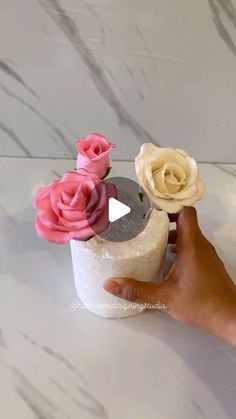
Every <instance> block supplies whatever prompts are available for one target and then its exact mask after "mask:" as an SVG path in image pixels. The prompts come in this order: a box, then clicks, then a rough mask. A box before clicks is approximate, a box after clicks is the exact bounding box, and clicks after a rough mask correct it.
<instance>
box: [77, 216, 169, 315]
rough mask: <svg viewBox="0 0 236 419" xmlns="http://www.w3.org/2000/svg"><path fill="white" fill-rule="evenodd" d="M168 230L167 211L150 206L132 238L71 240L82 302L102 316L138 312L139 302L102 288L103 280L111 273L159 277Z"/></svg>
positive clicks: (139, 278) (151, 279)
mask: <svg viewBox="0 0 236 419" xmlns="http://www.w3.org/2000/svg"><path fill="white" fill-rule="evenodd" d="M168 232H169V220H168V216H167V214H166V213H165V212H163V211H157V210H153V211H152V213H151V216H150V219H149V222H148V224H147V225H146V228H145V229H144V230H143V231H142V233H141V234H139V235H138V236H137V237H135V238H134V239H132V240H129V241H126V242H119V243H116V242H110V241H106V240H103V239H101V238H100V237H95V238H93V239H90V240H89V241H87V242H81V241H76V240H71V254H72V262H73V268H74V278H75V286H76V290H77V293H78V296H79V298H80V300H81V302H82V303H83V305H84V306H85V307H86V308H87V309H88V310H89V311H91V312H93V313H95V314H97V315H99V316H102V317H106V318H120V317H128V316H134V315H136V314H139V313H141V312H142V311H143V309H142V307H141V306H140V305H138V304H136V303H129V302H127V301H124V300H123V299H121V298H119V297H115V296H113V295H111V294H109V293H108V292H106V291H105V290H104V289H103V282H104V281H105V279H107V278H109V277H112V276H120V277H130V278H135V279H138V280H140V281H153V280H156V279H157V278H161V275H162V268H163V261H164V257H165V253H166V245H167V239H168Z"/></svg>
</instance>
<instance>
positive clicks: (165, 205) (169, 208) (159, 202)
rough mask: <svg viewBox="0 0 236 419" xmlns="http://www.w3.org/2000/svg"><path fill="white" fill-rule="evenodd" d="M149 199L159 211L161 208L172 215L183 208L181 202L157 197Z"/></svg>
mask: <svg viewBox="0 0 236 419" xmlns="http://www.w3.org/2000/svg"><path fill="white" fill-rule="evenodd" d="M149 199H150V201H151V202H152V204H154V206H155V207H156V208H157V209H159V208H160V209H161V210H162V211H166V212H169V213H170V214H174V213H176V212H178V211H180V210H181V208H182V207H183V205H182V204H180V203H179V201H175V200H173V199H162V198H158V197H157V196H149Z"/></svg>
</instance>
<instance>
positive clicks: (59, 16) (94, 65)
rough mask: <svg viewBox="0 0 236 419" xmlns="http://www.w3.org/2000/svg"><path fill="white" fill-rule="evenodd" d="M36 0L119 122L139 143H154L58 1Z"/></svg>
mask: <svg viewBox="0 0 236 419" xmlns="http://www.w3.org/2000/svg"><path fill="white" fill-rule="evenodd" d="M38 1H39V3H40V4H41V5H42V7H43V8H44V10H45V11H46V13H48V14H49V16H50V17H51V18H52V19H53V20H54V22H55V23H56V24H57V26H58V28H59V29H60V30H61V31H62V32H63V33H64V35H65V36H66V37H67V39H68V40H69V41H70V42H72V44H73V45H74V48H75V50H76V51H77V53H78V54H79V56H80V57H81V58H82V60H83V62H84V64H85V65H86V67H87V68H88V71H89V74H90V77H91V80H92V81H93V83H94V86H95V87H96V89H97V90H98V92H99V93H100V95H101V96H102V97H103V99H104V100H105V101H106V102H107V104H108V105H109V106H110V107H111V108H112V109H113V111H114V112H115V114H116V116H117V118H118V121H119V123H120V124H121V125H125V126H127V127H128V128H129V129H130V130H131V131H132V132H133V134H134V135H135V136H136V138H137V139H138V140H139V141H140V142H141V143H143V142H144V141H148V142H151V143H153V144H155V143H156V141H155V139H154V138H153V137H152V136H151V135H150V133H149V132H148V131H147V130H145V129H144V128H143V127H142V126H141V125H140V124H139V123H138V121H136V120H134V118H133V117H132V116H131V115H130V114H129V112H128V111H127V110H126V109H125V107H124V105H123V104H122V103H121V102H120V101H119V99H118V98H117V96H116V94H115V92H114V91H113V90H112V88H111V86H110V84H109V82H108V80H107V77H106V75H105V73H104V71H103V69H102V67H101V66H100V65H99V63H98V62H97V61H96V59H95V56H94V55H93V54H92V52H91V51H90V49H89V48H88V47H87V45H86V43H85V42H84V40H83V39H82V37H81V35H80V32H79V29H78V27H77V26H76V23H75V21H74V20H73V19H72V17H70V16H69V15H68V14H67V12H66V11H65V10H64V9H63V7H62V6H61V4H60V2H59V1H58V0H38Z"/></svg>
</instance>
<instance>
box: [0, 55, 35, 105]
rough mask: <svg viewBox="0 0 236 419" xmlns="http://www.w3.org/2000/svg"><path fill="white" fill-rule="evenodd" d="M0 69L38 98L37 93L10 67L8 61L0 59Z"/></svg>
mask: <svg viewBox="0 0 236 419" xmlns="http://www.w3.org/2000/svg"><path fill="white" fill-rule="evenodd" d="M0 70H1V71H3V72H4V73H6V74H7V75H8V76H10V77H12V78H13V79H14V80H15V81H17V82H18V83H20V84H21V85H22V86H24V87H25V88H26V89H27V90H28V91H29V92H30V93H32V94H33V95H34V96H35V97H36V98H37V99H39V96H38V94H37V93H36V92H35V91H34V90H33V89H31V87H29V86H28V85H27V84H26V82H25V81H24V80H23V78H22V77H21V76H20V75H19V73H17V72H16V70H15V69H14V68H12V67H11V66H10V65H9V64H8V63H6V62H5V61H3V60H2V59H0Z"/></svg>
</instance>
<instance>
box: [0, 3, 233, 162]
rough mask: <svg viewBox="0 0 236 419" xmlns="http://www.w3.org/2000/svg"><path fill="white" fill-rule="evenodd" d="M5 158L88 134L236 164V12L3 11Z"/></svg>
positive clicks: (0, 60)
mask: <svg viewBox="0 0 236 419" xmlns="http://www.w3.org/2000/svg"><path fill="white" fill-rule="evenodd" d="M0 35H1V36H0V109H1V112H0V155H2V156H3V155H4V156H6V155H9V156H27V155H28V156H30V155H32V156H44V157H71V156H75V151H74V147H73V142H74V139H75V138H78V137H79V138H80V137H81V136H84V135H86V134H88V133H89V132H91V131H96V132H102V133H104V135H107V136H108V137H111V139H112V140H113V141H114V142H115V143H116V144H117V145H118V148H117V150H116V151H115V152H114V154H113V157H114V158H115V159H122V160H128V159H133V157H134V155H135V154H136V153H137V152H138V149H139V146H140V143H143V142H147V141H153V142H155V141H156V142H157V143H158V144H161V145H170V146H177V147H182V148H186V149H187V150H189V152H190V153H191V154H192V155H193V156H195V157H196V158H197V159H198V161H205V162H206V161H211V162H235V161H236V147H235V138H236V118H235V108H236V0H181V1H179V0H172V1H168V0H146V1H143V0H31V1H29V0H20V1H19V0H1V2H0Z"/></svg>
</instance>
